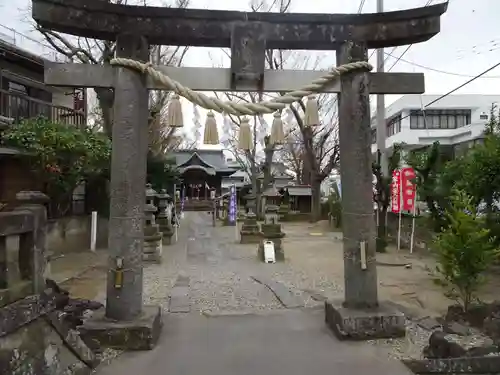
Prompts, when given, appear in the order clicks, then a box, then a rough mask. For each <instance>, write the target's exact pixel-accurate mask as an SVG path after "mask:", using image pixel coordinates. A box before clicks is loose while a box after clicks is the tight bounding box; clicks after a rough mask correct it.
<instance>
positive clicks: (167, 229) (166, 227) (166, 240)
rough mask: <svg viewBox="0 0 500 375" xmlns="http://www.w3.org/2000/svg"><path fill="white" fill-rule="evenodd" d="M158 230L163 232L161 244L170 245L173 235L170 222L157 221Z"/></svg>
mask: <svg viewBox="0 0 500 375" xmlns="http://www.w3.org/2000/svg"><path fill="white" fill-rule="evenodd" d="M158 225H159V226H160V232H161V233H163V241H162V246H168V245H172V236H173V235H174V228H172V225H170V224H162V223H161V222H160V223H158Z"/></svg>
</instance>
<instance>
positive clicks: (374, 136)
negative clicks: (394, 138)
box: [372, 129, 377, 143]
mask: <svg viewBox="0 0 500 375" xmlns="http://www.w3.org/2000/svg"><path fill="white" fill-rule="evenodd" d="M372 143H377V129H372Z"/></svg>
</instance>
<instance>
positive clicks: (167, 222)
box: [156, 189, 174, 245]
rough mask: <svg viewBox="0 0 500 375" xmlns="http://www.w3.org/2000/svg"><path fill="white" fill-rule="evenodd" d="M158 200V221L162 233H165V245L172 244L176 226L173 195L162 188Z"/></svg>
mask: <svg viewBox="0 0 500 375" xmlns="http://www.w3.org/2000/svg"><path fill="white" fill-rule="evenodd" d="M156 198H157V200H158V216H157V219H156V222H157V223H158V227H159V230H160V232H161V233H163V245H171V244H172V236H173V235H174V228H173V227H172V211H171V204H170V202H171V200H172V199H171V197H170V195H169V194H168V193H167V191H166V190H165V189H161V190H160V193H159V194H157V196H156Z"/></svg>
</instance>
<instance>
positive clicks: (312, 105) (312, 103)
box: [304, 95, 319, 126]
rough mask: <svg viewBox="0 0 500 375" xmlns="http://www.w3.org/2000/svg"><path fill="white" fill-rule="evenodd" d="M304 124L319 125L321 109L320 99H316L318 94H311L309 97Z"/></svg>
mask: <svg viewBox="0 0 500 375" xmlns="http://www.w3.org/2000/svg"><path fill="white" fill-rule="evenodd" d="M304 125H305V126H317V125H319V109H318V101H317V100H316V95H309V96H308V97H307V103H306V112H305V115H304Z"/></svg>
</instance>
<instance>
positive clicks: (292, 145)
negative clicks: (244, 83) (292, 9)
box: [267, 51, 340, 221]
mask: <svg viewBox="0 0 500 375" xmlns="http://www.w3.org/2000/svg"><path fill="white" fill-rule="evenodd" d="M302 55H303V54H302ZM267 60H268V65H269V67H270V68H271V69H274V70H280V69H285V68H288V67H289V65H290V60H292V61H291V63H292V64H294V65H295V66H297V65H299V66H302V69H306V68H309V69H311V68H312V69H314V68H316V67H317V64H318V60H316V61H315V62H313V66H312V67H311V66H310V65H311V64H310V59H308V58H306V57H304V56H301V54H297V53H295V54H294V53H291V54H288V56H287V55H286V54H285V53H283V51H268V52H267ZM281 94H282V95H283V94H284V93H281ZM336 104H337V99H336V97H334V96H332V95H326V94H322V95H319V97H318V107H319V110H320V119H321V122H322V123H321V124H318V125H317V126H314V127H312V126H306V125H305V124H304V121H303V114H304V113H305V103H304V101H303V100H300V101H298V102H297V103H296V104H294V105H291V106H290V110H291V113H292V115H293V123H294V124H293V125H292V130H293V132H292V136H291V137H289V139H288V142H287V144H286V147H285V148H284V152H285V155H286V156H285V157H284V159H285V160H288V162H289V164H288V166H289V167H290V168H291V169H292V170H293V171H294V172H295V174H296V176H297V179H298V182H299V183H301V184H306V185H310V186H311V190H312V220H313V221H317V220H319V219H320V216H321V184H322V182H323V181H324V180H325V178H327V177H328V176H329V175H330V174H331V173H332V171H334V170H335V169H337V168H338V167H339V163H340V152H339V145H338V116H337V110H336V108H337V107H336ZM289 125H291V124H289Z"/></svg>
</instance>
